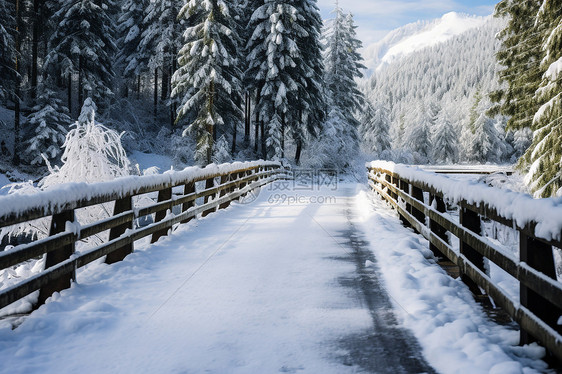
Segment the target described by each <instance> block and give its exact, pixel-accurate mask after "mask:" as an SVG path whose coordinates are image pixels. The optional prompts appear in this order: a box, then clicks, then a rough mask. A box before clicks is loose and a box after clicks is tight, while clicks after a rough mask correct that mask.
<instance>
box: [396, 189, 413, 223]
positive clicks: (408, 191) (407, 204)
mask: <svg viewBox="0 0 562 374" xmlns="http://www.w3.org/2000/svg"><path fill="white" fill-rule="evenodd" d="M398 181H399V182H398V183H399V188H400V190H402V191H404V192H405V193H407V194H410V185H409V184H408V183H407V182H405V181H404V180H402V179H399V180H398ZM406 212H408V213H410V214H412V206H411V205H410V204H409V203H406ZM400 221H402V225H404V227H412V225H411V224H410V221H408V220H407V219H406V217H404V216H402V215H400Z"/></svg>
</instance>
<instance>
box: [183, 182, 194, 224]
mask: <svg viewBox="0 0 562 374" xmlns="http://www.w3.org/2000/svg"><path fill="white" fill-rule="evenodd" d="M195 193H196V191H195V182H189V183H187V184H186V185H185V186H184V189H183V194H184V195H195ZM194 206H195V198H194V199H193V200H190V201H187V202H185V203H183V204H182V207H181V211H182V213H184V212H186V211H187V210H188V209H190V208H192V207H194ZM192 219H193V217H189V218H187V219H185V220H183V221H182V222H181V223H188V222H189V221H191V220H192Z"/></svg>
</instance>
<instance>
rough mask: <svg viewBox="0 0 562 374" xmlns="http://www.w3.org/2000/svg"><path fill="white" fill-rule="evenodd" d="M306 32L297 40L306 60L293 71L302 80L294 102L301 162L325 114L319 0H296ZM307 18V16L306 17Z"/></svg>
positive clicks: (295, 135)
mask: <svg viewBox="0 0 562 374" xmlns="http://www.w3.org/2000/svg"><path fill="white" fill-rule="evenodd" d="M295 8H296V9H297V12H298V13H299V14H300V15H302V17H299V20H300V21H301V25H302V28H303V30H304V31H305V32H304V34H303V33H300V34H297V38H296V42H297V46H298V48H299V50H300V51H301V52H302V63H301V64H298V65H297V66H296V67H295V69H296V71H295V72H294V73H293V74H294V76H295V77H298V78H297V79H295V80H296V81H297V82H298V81H299V80H300V84H299V90H298V94H297V97H296V100H295V101H294V102H293V103H291V107H292V112H293V113H292V118H293V119H292V120H291V121H290V122H289V123H290V133H291V136H292V138H293V139H294V140H295V143H296V154H295V162H296V163H297V164H299V162H300V155H301V151H302V147H303V146H304V143H305V141H306V139H307V138H308V137H309V135H313V136H314V135H316V134H317V133H318V131H319V129H320V127H321V122H322V121H323V120H324V117H325V101H324V96H325V93H324V89H323V86H322V83H323V82H322V80H323V74H324V63H323V58H322V47H321V43H320V38H321V33H322V18H321V17H320V11H319V9H318V7H317V6H316V0H298V1H295ZM302 18H304V19H302Z"/></svg>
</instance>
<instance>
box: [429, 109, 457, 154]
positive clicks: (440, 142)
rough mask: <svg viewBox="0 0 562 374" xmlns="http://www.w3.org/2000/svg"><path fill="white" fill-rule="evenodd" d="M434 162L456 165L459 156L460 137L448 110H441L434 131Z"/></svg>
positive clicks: (432, 138)
mask: <svg viewBox="0 0 562 374" xmlns="http://www.w3.org/2000/svg"><path fill="white" fill-rule="evenodd" d="M431 144H432V148H433V152H432V154H433V160H434V161H435V162H437V163H454V162H456V161H457V156H458V151H459V149H458V147H459V146H458V135H457V132H456V131H455V128H454V127H453V124H452V123H451V121H450V119H449V115H448V113H447V112H446V110H441V111H440V112H439V114H438V115H437V118H436V120H435V125H434V127H433V129H432V137H431Z"/></svg>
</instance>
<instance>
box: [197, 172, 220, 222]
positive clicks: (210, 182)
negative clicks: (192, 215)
mask: <svg viewBox="0 0 562 374" xmlns="http://www.w3.org/2000/svg"><path fill="white" fill-rule="evenodd" d="M214 186H215V178H209V179H207V180H206V181H205V190H210V189H213V194H206V195H205V200H204V201H205V204H207V203H208V202H209V201H211V200H212V199H214V197H215V193H216V191H218V188H216V187H214ZM214 211H215V209H214V208H212V209H208V210H205V211H203V213H202V214H201V216H202V217H206V216H208V215H209V214H211V213H213V212H214Z"/></svg>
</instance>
